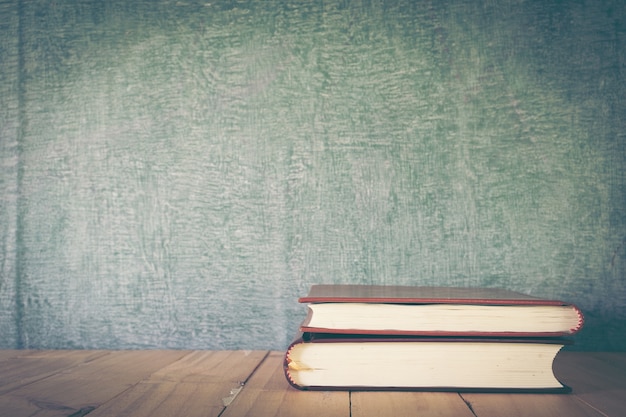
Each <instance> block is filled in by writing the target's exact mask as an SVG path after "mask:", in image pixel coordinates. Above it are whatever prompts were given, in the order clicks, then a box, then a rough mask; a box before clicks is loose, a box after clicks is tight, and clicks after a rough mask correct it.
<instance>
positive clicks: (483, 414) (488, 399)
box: [462, 394, 603, 417]
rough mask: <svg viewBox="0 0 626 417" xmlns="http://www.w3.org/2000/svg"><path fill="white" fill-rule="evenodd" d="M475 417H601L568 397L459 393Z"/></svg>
mask: <svg viewBox="0 0 626 417" xmlns="http://www.w3.org/2000/svg"><path fill="white" fill-rule="evenodd" d="M462 397H463V399H464V400H465V401H466V402H467V403H468V404H469V405H470V407H471V408H472V410H473V412H474V414H476V416H477V417H502V416H507V417H544V416H545V417H554V416H567V417H603V415H602V414H600V413H598V412H597V411H595V410H594V409H593V408H591V407H589V406H588V405H586V404H584V403H582V402H580V401H578V400H577V399H576V397H575V396H574V395H569V394H462Z"/></svg>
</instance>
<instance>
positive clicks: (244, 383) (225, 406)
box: [217, 350, 271, 417]
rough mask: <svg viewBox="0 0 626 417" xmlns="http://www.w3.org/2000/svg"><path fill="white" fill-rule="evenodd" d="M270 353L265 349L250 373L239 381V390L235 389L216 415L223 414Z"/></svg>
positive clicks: (219, 416) (218, 416)
mask: <svg viewBox="0 0 626 417" xmlns="http://www.w3.org/2000/svg"><path fill="white" fill-rule="evenodd" d="M270 353H271V351H269V350H267V351H265V355H264V356H263V358H262V359H261V360H260V361H259V363H257V365H256V366H255V367H254V369H253V370H252V372H250V375H248V377H247V378H246V379H244V380H243V381H241V382H240V387H238V388H239V390H238V391H237V393H236V394H234V396H233V398H232V400H231V401H230V402H229V403H228V405H224V408H222V411H220V413H219V414H218V415H217V417H221V415H222V414H224V411H226V409H227V408H228V407H229V406H230V405H231V404H232V403H233V402H234V401H235V400H236V398H237V396H238V395H239V393H240V392H241V391H243V389H244V388H245V387H246V384H247V383H248V381H249V380H250V378H252V375H254V374H255V373H256V371H257V370H258V369H259V368H260V367H261V365H262V364H263V362H265V360H266V359H267V357H268V356H269V355H270Z"/></svg>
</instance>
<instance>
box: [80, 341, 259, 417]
mask: <svg viewBox="0 0 626 417" xmlns="http://www.w3.org/2000/svg"><path fill="white" fill-rule="evenodd" d="M266 355H267V351H194V352H192V353H190V354H189V355H187V356H185V357H184V358H182V359H181V360H179V361H177V362H174V363H172V364H171V365H169V366H167V367H165V368H162V369H160V370H159V371H157V372H155V373H154V374H153V375H152V376H150V378H148V379H146V380H144V381H141V382H140V383H139V384H137V385H136V386H135V387H133V388H132V389H130V390H128V391H126V392H125V393H123V394H122V395H120V396H119V397H117V398H115V399H113V400H112V401H109V402H107V403H106V404H103V405H102V406H100V407H98V408H97V409H96V410H94V411H93V412H92V413H90V414H89V417H99V416H121V415H123V416H129V417H130V416H132V417H143V416H145V417H161V416H162V417H171V416H174V415H180V416H185V417H194V416H198V417H200V416H202V417H217V416H219V415H220V413H221V412H222V411H223V410H224V407H225V406H226V404H228V403H230V401H231V400H232V398H233V397H234V395H235V394H236V393H238V392H239V390H241V387H242V386H243V385H244V384H245V383H246V381H247V380H248V378H249V377H250V375H251V374H252V372H254V370H255V369H256V368H257V366H258V365H259V363H261V361H262V360H263V359H264V358H265V356H266Z"/></svg>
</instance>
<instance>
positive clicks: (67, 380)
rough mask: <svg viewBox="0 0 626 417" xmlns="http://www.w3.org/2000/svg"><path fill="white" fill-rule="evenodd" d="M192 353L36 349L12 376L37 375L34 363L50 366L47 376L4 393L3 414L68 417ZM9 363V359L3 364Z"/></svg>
mask: <svg viewBox="0 0 626 417" xmlns="http://www.w3.org/2000/svg"><path fill="white" fill-rule="evenodd" d="M186 354H187V352H185V351H162V350H161V351H112V352H96V353H93V352H88V351H47V352H36V353H34V354H33V355H32V357H31V355H27V356H25V357H24V359H23V360H21V359H20V361H21V362H27V361H28V360H30V359H34V360H35V362H34V363H33V364H31V365H30V366H27V367H26V368H24V369H25V370H23V371H20V370H15V371H14V372H13V375H12V376H11V378H12V379H13V378H15V379H18V380H21V379H23V377H22V376H21V375H22V374H21V372H25V375H26V378H28V377H29V376H31V375H32V374H33V372H29V371H28V369H29V368H31V367H36V368H42V369H44V370H45V373H44V374H43V375H42V376H44V377H43V378H38V379H37V380H36V381H31V382H30V383H27V384H22V386H21V387H19V388H15V389H11V390H10V391H9V392H8V393H5V394H4V395H2V396H0V410H2V415H3V416H29V415H37V416H42V417H44V416H45V417H53V416H54V417H61V416H63V417H66V416H69V415H71V414H74V413H79V414H80V413H82V412H87V411H91V410H93V409H95V408H96V407H98V406H99V405H101V404H102V403H104V402H106V401H108V400H110V399H111V398H113V397H115V396H117V395H119V394H121V393H122V392H124V391H126V390H127V389H129V388H130V387H131V386H133V385H135V384H136V383H137V382H139V381H140V380H142V379H144V378H146V377H148V376H149V375H150V374H152V373H153V372H155V371H157V370H159V369H161V368H162V367H164V366H166V365H168V364H170V363H172V362H175V361H177V360H178V359H180V358H182V357H183V356H184V355H186ZM86 358H88V359H89V360H85V359H86ZM38 359H39V361H38ZM37 361H38V362H37ZM6 366H8V365H7V364H6V363H3V368H4V367H6ZM8 367H9V369H12V368H13V366H12V365H11V366H8ZM51 370H53V372H52V373H51V372H50V371H51ZM0 374H4V372H3V373H0Z"/></svg>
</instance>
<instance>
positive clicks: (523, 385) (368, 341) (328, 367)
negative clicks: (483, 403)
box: [284, 333, 570, 393]
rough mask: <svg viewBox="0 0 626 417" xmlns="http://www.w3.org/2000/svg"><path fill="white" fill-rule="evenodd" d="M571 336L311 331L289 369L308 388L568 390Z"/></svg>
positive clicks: (290, 354)
mask: <svg viewBox="0 0 626 417" xmlns="http://www.w3.org/2000/svg"><path fill="white" fill-rule="evenodd" d="M569 343H570V341H569V340H565V339H480V338H475V339H467V338H441V337H440V338H419V337H386V336H381V337H375V336H374V337H373V336H358V335H347V336H346V335H336V334H333V335H331V334H318V333H311V334H308V333H304V334H302V335H301V336H300V337H299V338H298V339H296V340H295V341H294V342H293V343H292V344H291V345H290V346H289V348H288V349H287V352H286V354H285V360H284V370H285V376H286V377H287V380H288V381H289V383H290V384H291V385H292V386H294V387H295V388H298V389H302V390H332V389H344V390H347V389H349V390H393V389H397V390H421V391H459V392H461V391H462V392H467V391H475V392H501V391H506V392H550V393H564V392H569V391H570V389H569V387H567V386H565V385H563V384H562V383H561V382H559V380H558V379H557V378H556V376H555V375H554V372H553V370H552V365H553V362H554V359H555V357H556V355H557V354H558V352H559V350H560V349H561V348H562V347H563V346H564V345H565V344H569Z"/></svg>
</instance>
